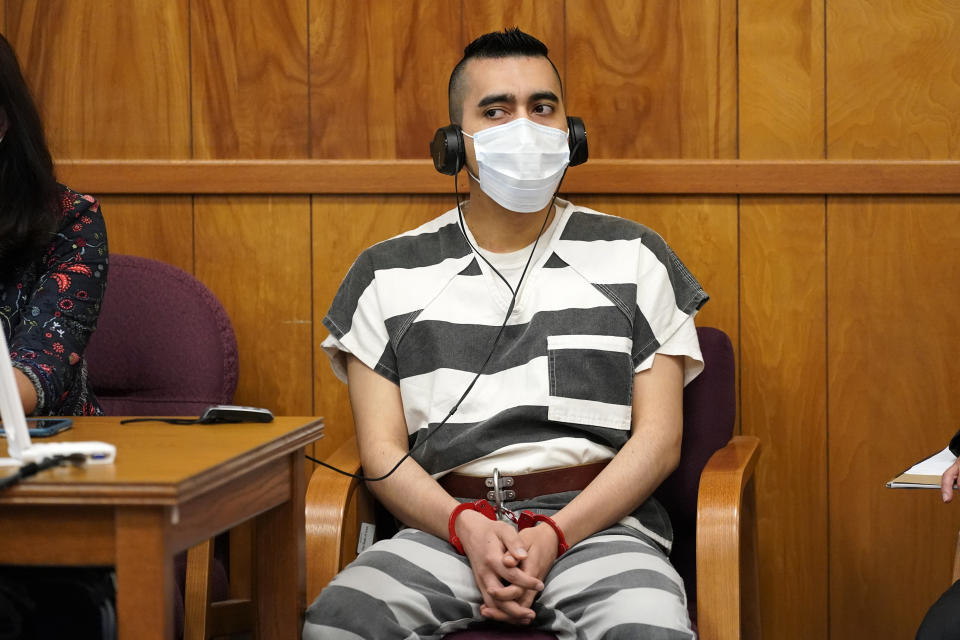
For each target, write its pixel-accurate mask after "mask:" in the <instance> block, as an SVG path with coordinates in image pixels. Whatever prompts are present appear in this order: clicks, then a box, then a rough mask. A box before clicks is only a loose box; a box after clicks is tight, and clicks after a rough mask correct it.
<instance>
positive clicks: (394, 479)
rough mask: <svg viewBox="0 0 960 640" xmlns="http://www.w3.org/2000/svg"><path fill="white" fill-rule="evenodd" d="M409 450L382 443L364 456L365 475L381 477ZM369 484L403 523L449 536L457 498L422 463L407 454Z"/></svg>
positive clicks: (434, 533) (440, 535)
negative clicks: (374, 450) (399, 463)
mask: <svg viewBox="0 0 960 640" xmlns="http://www.w3.org/2000/svg"><path fill="white" fill-rule="evenodd" d="M405 453H406V452H405V451H403V450H401V449H399V448H398V447H390V446H383V447H379V448H378V450H377V451H376V452H375V453H373V454H371V455H369V456H364V458H363V461H362V462H363V469H364V475H366V476H367V477H378V476H381V475H383V474H385V473H387V472H388V471H389V470H390V469H392V468H393V466H394V465H395V464H396V463H397V461H398V460H400V458H402V457H403V455H404V454H405ZM367 486H368V487H369V488H370V490H371V491H372V492H373V493H374V494H375V495H376V496H377V499H378V500H380V502H382V503H383V505H384V506H386V507H387V509H388V510H389V511H390V513H392V514H393V515H394V516H395V517H397V518H398V519H399V520H400V521H401V522H403V523H404V524H406V525H408V526H411V527H416V528H417V529H421V530H423V531H426V532H428V533H432V534H433V535H435V536H437V537H439V538H443V539H446V538H447V537H448V535H449V534H448V531H447V521H448V519H449V517H450V513H451V512H452V511H453V509H454V508H455V507H456V506H457V504H458V503H457V501H456V500H455V499H454V498H452V497H451V496H450V495H449V494H448V493H447V492H446V491H445V490H444V489H443V487H441V486H440V485H439V484H438V483H437V481H436V480H434V479H433V478H432V477H431V476H430V474H428V473H427V472H426V471H425V470H424V469H423V467H421V466H420V465H419V464H417V462H416V461H414V460H413V459H411V458H408V459H407V460H405V461H404V462H403V464H401V465H400V467H399V468H398V469H397V470H396V471H394V472H393V474H392V475H391V476H390V477H389V478H387V479H385V480H380V481H378V482H368V483H367Z"/></svg>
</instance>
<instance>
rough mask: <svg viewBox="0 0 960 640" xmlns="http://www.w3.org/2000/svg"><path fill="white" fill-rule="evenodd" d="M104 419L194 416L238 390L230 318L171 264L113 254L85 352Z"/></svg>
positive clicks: (193, 280) (200, 285)
mask: <svg viewBox="0 0 960 640" xmlns="http://www.w3.org/2000/svg"><path fill="white" fill-rule="evenodd" d="M84 355H85V357H86V359H87V365H88V367H89V370H90V383H91V386H92V387H93V389H94V393H95V394H96V396H97V398H98V399H99V400H100V404H101V405H102V406H103V410H104V412H105V413H107V414H108V415H128V416H143V415H158V416H159V415H170V416H172V415H176V416H189V415H194V416H195V415H199V414H200V412H201V411H203V409H204V408H205V407H207V406H209V405H211V404H228V403H230V402H231V401H232V400H233V392H234V390H236V388H237V375H238V370H239V369H238V361H237V341H236V338H235V337H234V334H233V327H232V326H231V325H230V318H228V317H227V313H226V311H224V310H223V306H222V305H221V304H220V301H219V300H217V298H216V296H214V295H213V293H211V292H210V290H209V289H207V288H206V287H205V286H204V284H203V283H202V282H200V281H199V280H197V279H196V278H194V277H193V276H192V275H190V274H189V273H187V272H185V271H182V270H180V269H178V268H176V267H173V266H171V265H168V264H165V263H163V262H158V261H156V260H150V259H148V258H139V257H137V256H127V255H112V256H110V269H109V272H108V279H107V293H106V296H105V297H104V301H103V309H102V311H101V312H100V320H99V322H98V323H97V330H96V331H95V332H94V334H93V336H92V337H91V338H90V344H89V345H88V346H87V350H86V352H85V354H84Z"/></svg>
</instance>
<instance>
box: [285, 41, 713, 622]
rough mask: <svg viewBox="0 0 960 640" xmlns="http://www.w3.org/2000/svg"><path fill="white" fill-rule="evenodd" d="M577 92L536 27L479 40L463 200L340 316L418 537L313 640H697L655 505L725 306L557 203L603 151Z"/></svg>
mask: <svg viewBox="0 0 960 640" xmlns="http://www.w3.org/2000/svg"><path fill="white" fill-rule="evenodd" d="M562 95H563V94H562V88H561V83H560V78H559V75H558V74H557V71H556V69H555V67H554V66H553V64H552V63H551V62H550V60H549V59H548V58H547V49H546V47H545V46H544V45H543V44H542V43H541V42H540V41H539V40H537V39H535V38H533V37H532V36H529V35H527V34H524V33H522V32H520V31H519V30H510V31H504V32H498V33H491V34H487V35H484V36H481V37H480V38H478V39H477V40H475V41H474V42H473V43H471V44H470V45H469V46H467V48H466V49H465V50H464V58H463V60H461V61H460V63H459V64H458V65H457V67H456V68H455V69H454V71H453V74H452V76H451V80H450V87H449V98H450V116H451V121H452V122H453V123H454V124H455V126H451V127H446V128H444V129H441V130H440V131H439V132H438V140H436V141H435V143H434V145H433V146H432V151H433V153H434V160H435V162H436V164H437V167H438V169H440V170H441V171H443V172H444V173H450V174H456V173H457V172H458V171H459V170H460V168H461V166H462V165H464V164H465V168H466V169H467V171H468V173H469V175H470V178H471V180H470V198H469V201H466V202H464V203H463V204H462V207H461V206H458V207H456V208H454V209H452V210H450V211H448V212H447V213H444V214H443V215H441V216H440V217H439V218H436V219H435V220H433V221H432V222H429V223H427V224H424V225H423V226H421V227H419V228H417V229H414V230H412V231H409V232H407V233H404V234H402V235H400V236H397V237H395V238H392V239H390V240H386V241H384V242H381V243H379V244H377V245H375V246H373V247H371V248H369V249H367V250H366V251H364V252H363V253H362V254H361V255H360V256H359V257H358V258H357V260H356V261H355V262H354V264H353V266H352V267H351V269H350V271H349V273H348V274H347V276H346V278H345V279H344V281H343V283H342V285H341V287H340V289H339V291H338V293H337V295H336V297H335V299H334V301H333V304H332V306H331V308H330V311H329V313H328V315H327V316H326V317H325V318H324V320H323V323H324V325H325V326H326V327H327V328H328V329H329V331H330V336H329V337H328V338H327V339H326V340H325V341H324V343H323V347H324V349H325V350H326V351H327V353H328V354H329V355H330V358H331V361H332V363H333V367H334V369H335V371H336V372H337V375H338V376H339V377H340V378H341V379H343V380H346V381H348V382H349V389H350V400H351V403H352V406H353V412H354V417H355V427H356V432H357V439H358V444H359V448H360V456H361V462H362V465H363V470H364V474H365V475H366V477H367V478H373V477H379V476H383V475H387V474H388V473H389V475H388V476H387V477H386V478H385V479H382V480H377V481H369V480H368V485H369V487H370V488H371V489H372V490H373V492H374V493H375V494H376V496H377V497H378V499H379V500H380V501H381V502H382V503H383V504H384V505H385V506H386V507H387V508H388V509H389V510H390V511H391V513H392V514H393V515H394V516H396V518H397V519H398V520H399V521H400V522H401V523H403V525H404V527H405V528H402V529H401V531H400V533H398V534H397V535H396V536H395V537H393V538H392V539H389V540H382V541H380V542H377V543H376V544H374V545H373V546H372V547H370V548H369V549H367V550H366V551H364V552H362V553H361V554H360V555H359V557H358V558H357V560H356V561H355V562H353V563H352V564H351V565H349V566H348V567H347V568H346V569H344V571H342V572H341V573H340V574H339V575H338V576H337V577H336V578H335V579H334V580H333V581H332V582H331V583H330V585H329V586H328V587H327V588H326V589H324V591H323V592H322V593H321V594H320V596H319V597H318V598H317V600H316V601H315V602H314V603H313V605H312V606H311V607H310V609H309V610H308V611H307V616H306V624H305V626H304V631H303V637H304V638H310V639H312V638H349V639H356V638H370V639H376V640H386V639H390V638H397V639H400V638H441V637H443V636H444V635H445V634H447V633H450V632H453V631H455V630H460V629H465V628H473V627H476V626H478V625H482V624H490V623H494V624H505V625H529V626H533V627H536V628H541V629H545V630H549V631H551V632H553V633H554V634H556V635H557V637H558V638H561V639H569V638H590V639H594V638H607V639H614V638H630V639H632V640H633V639H636V638H691V637H693V636H694V633H693V631H692V630H691V624H690V620H689V617H688V614H687V608H686V605H687V603H686V596H685V592H684V588H683V584H682V580H681V578H680V577H679V575H678V574H677V572H676V571H675V570H674V569H673V567H672V566H671V565H670V563H669V561H668V558H667V555H668V553H669V551H670V545H671V537H672V532H671V527H670V522H669V519H668V517H667V514H666V513H665V511H664V509H663V508H662V507H661V506H660V505H659V504H658V503H657V502H656V500H655V499H654V498H652V497H651V495H652V493H653V491H654V490H655V489H656V488H657V486H658V485H659V484H660V482H661V481H663V479H664V478H666V477H667V476H668V475H669V474H670V472H671V471H672V470H673V469H674V468H675V467H676V464H677V462H678V460H679V455H680V441H681V430H682V390H683V386H684V385H685V384H686V383H687V382H689V381H690V380H692V379H693V378H694V377H696V376H697V374H698V373H699V372H700V371H701V370H702V367H703V364H702V357H701V354H700V347H699V344H698V342H697V335H696V329H695V327H694V323H693V317H694V315H695V314H696V312H697V310H698V309H699V308H700V307H701V306H702V305H703V304H704V302H706V300H707V295H706V294H705V293H704V291H703V290H702V288H701V287H700V285H699V284H698V282H697V281H696V279H695V278H694V277H693V276H692V275H691V274H690V273H689V272H688V271H687V269H686V268H685V267H684V265H683V263H681V261H680V260H679V259H678V258H677V256H676V255H675V254H674V253H673V251H672V250H671V249H670V248H669V247H668V246H667V245H666V243H665V242H664V241H663V240H662V239H661V238H660V236H658V235H657V234H656V233H654V232H653V231H651V230H649V229H647V228H646V227H644V226H642V225H639V224H636V223H634V222H630V221H627V220H623V219H620V218H616V217H613V216H608V215H604V214H601V213H598V212H596V211H592V210H590V209H585V208H583V207H577V206H575V205H574V204H572V203H570V202H565V201H563V200H560V199H557V198H556V190H557V189H558V188H559V184H560V182H561V180H562V176H563V174H564V172H565V170H566V167H567V165H568V163H570V162H574V163H577V162H581V161H583V159H584V158H585V157H586V153H585V152H586V149H585V148H580V146H581V145H585V137H584V136H583V132H582V130H581V131H580V132H579V133H578V132H576V131H574V125H575V122H576V121H575V120H571V121H568V119H567V116H566V113H565V111H564V104H563V99H562ZM574 138H577V141H576V143H574V142H573V139H574ZM459 145H462V147H460V146H459ZM454 179H456V178H454ZM407 454H410V455H409V457H407V458H406V459H404V456H405V455H407ZM401 460H402V463H400V464H399V465H398V464H397V463H398V461H401ZM394 467H395V470H393V472H392V473H390V472H391V470H392V469H394ZM491 504H492V505H494V506H491ZM498 508H499V511H500V513H499V515H500V517H499V518H498V517H497V513H496V512H497V510H498ZM524 511H527V513H522V512H524Z"/></svg>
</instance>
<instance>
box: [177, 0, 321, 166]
mask: <svg viewBox="0 0 960 640" xmlns="http://www.w3.org/2000/svg"><path fill="white" fill-rule="evenodd" d="M265 8H266V6H265V5H264V4H263V3H262V2H259V1H258V0H240V1H237V0H192V3H191V6H190V30H191V38H190V45H191V52H190V54H191V55H190V60H191V65H192V88H193V91H192V97H193V101H192V104H193V154H194V157H196V158H307V157H309V155H310V154H309V143H310V133H309V113H308V111H309V110H308V86H307V61H308V55H307V4H306V0H275V1H273V2H270V3H269V10H264V9H265Z"/></svg>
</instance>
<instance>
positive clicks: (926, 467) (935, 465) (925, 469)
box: [904, 447, 957, 476]
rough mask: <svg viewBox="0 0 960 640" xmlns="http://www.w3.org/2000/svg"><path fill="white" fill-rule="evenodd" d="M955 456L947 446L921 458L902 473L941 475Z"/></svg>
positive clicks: (954, 459)
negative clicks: (927, 456)
mask: <svg viewBox="0 0 960 640" xmlns="http://www.w3.org/2000/svg"><path fill="white" fill-rule="evenodd" d="M956 460H957V456H955V455H953V454H952V453H950V448H949V447H947V448H946V449H944V450H943V451H941V452H940V453H935V454H934V455H932V456H930V457H929V458H927V459H926V460H921V461H920V462H918V463H917V464H915V465H913V466H912V467H910V468H909V469H908V470H906V471H905V472H904V473H905V474H907V475H911V476H942V475H943V472H944V471H946V470H947V469H948V468H949V467H950V465H952V464H953V463H954V462H956Z"/></svg>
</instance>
